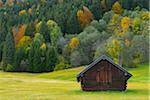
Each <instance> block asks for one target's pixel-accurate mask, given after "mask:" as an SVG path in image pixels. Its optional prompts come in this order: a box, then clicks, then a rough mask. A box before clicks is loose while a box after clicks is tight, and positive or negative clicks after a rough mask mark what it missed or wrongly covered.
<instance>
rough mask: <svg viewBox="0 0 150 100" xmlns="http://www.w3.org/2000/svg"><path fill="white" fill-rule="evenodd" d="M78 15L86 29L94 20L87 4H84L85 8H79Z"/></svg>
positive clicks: (82, 26) (82, 27)
mask: <svg viewBox="0 0 150 100" xmlns="http://www.w3.org/2000/svg"><path fill="white" fill-rule="evenodd" d="M77 17H78V20H79V22H80V26H81V29H84V28H85V27H86V26H87V25H88V24H90V22H91V21H92V20H93V14H92V12H91V11H90V10H89V9H88V8H87V7H85V6H83V10H78V12H77Z"/></svg>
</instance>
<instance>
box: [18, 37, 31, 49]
mask: <svg viewBox="0 0 150 100" xmlns="http://www.w3.org/2000/svg"><path fill="white" fill-rule="evenodd" d="M31 42H32V39H31V38H30V37H29V36H23V37H22V38H21V39H20V41H19V43H18V45H17V47H18V48H19V47H26V46H29V45H30V44H31Z"/></svg>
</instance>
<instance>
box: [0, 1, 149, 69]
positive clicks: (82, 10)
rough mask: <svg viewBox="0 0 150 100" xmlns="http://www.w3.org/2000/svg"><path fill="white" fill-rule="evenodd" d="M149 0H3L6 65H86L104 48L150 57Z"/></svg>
mask: <svg viewBox="0 0 150 100" xmlns="http://www.w3.org/2000/svg"><path fill="white" fill-rule="evenodd" d="M149 18H150V16H149V11H148V0H147V1H145V0H144V1H143V0H119V1H118V0H82V1H81V0H72V1H70V0H39V1H37V0H24V1H21V0H14V1H13V0H0V62H1V66H2V69H3V70H4V71H28V72H46V71H54V70H60V69H65V68H70V67H77V66H81V65H87V64H89V63H90V62H92V61H93V60H95V59H96V58H98V57H99V56H100V55H102V54H107V55H109V56H110V57H112V59H114V61H115V62H116V63H119V64H121V65H124V66H127V67H136V64H138V63H144V62H148V50H149V47H148V44H149V43H148V42H149V39H148V32H149V30H148V20H149Z"/></svg>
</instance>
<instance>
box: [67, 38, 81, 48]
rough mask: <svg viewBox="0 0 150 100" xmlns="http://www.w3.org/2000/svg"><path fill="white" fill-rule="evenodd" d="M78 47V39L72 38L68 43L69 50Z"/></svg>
mask: <svg viewBox="0 0 150 100" xmlns="http://www.w3.org/2000/svg"><path fill="white" fill-rule="evenodd" d="M78 45H79V39H78V38H77V37H74V38H72V39H71V41H70V43H69V47H70V48H71V49H74V48H76V47H77V46H78Z"/></svg>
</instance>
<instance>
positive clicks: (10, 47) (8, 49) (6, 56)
mask: <svg viewBox="0 0 150 100" xmlns="http://www.w3.org/2000/svg"><path fill="white" fill-rule="evenodd" d="M14 53H15V43H14V38H13V34H12V33H8V34H7V36H6V39H5V42H4V47H3V55H2V62H3V70H4V71H6V69H7V65H8V64H10V65H12V64H13V60H14Z"/></svg>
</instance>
